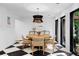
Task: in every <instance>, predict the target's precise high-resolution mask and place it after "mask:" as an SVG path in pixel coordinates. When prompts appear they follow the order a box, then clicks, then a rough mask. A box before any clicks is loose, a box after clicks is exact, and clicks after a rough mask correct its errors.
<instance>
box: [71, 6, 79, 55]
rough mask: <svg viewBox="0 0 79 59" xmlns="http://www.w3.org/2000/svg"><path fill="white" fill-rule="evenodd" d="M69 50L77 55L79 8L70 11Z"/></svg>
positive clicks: (78, 51)
mask: <svg viewBox="0 0 79 59" xmlns="http://www.w3.org/2000/svg"><path fill="white" fill-rule="evenodd" d="M70 51H71V52H72V53H74V54H75V55H79V8H78V9H76V10H75V11H72V12H71V13H70Z"/></svg>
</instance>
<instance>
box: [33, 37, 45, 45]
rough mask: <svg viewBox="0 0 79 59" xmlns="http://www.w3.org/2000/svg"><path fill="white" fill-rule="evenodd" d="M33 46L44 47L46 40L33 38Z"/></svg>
mask: <svg viewBox="0 0 79 59" xmlns="http://www.w3.org/2000/svg"><path fill="white" fill-rule="evenodd" d="M32 45H33V46H44V38H33V39H32Z"/></svg>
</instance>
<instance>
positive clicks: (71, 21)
mask: <svg viewBox="0 0 79 59" xmlns="http://www.w3.org/2000/svg"><path fill="white" fill-rule="evenodd" d="M77 10H79V8H77V9H75V10H74V11H72V12H70V52H72V53H74V54H75V55H77V54H76V53H75V52H74V51H73V46H74V44H73V42H74V40H73V13H74V12H76V11H77Z"/></svg>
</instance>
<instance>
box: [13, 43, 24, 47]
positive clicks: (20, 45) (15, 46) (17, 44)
mask: <svg viewBox="0 0 79 59" xmlns="http://www.w3.org/2000/svg"><path fill="white" fill-rule="evenodd" d="M22 45H23V44H14V45H13V46H15V47H17V46H22Z"/></svg>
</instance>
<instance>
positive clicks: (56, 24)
mask: <svg viewBox="0 0 79 59" xmlns="http://www.w3.org/2000/svg"><path fill="white" fill-rule="evenodd" d="M55 37H56V41H57V42H58V19H57V20H55Z"/></svg>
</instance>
